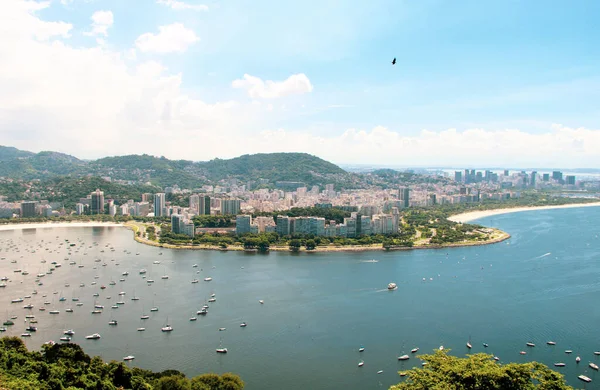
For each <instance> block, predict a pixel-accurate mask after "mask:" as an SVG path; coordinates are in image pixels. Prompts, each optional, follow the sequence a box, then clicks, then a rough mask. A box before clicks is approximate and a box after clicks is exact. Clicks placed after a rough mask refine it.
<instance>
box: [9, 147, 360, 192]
mask: <svg viewBox="0 0 600 390" xmlns="http://www.w3.org/2000/svg"><path fill="white" fill-rule="evenodd" d="M61 176H70V177H87V176H97V177H109V178H111V180H112V181H117V182H119V181H120V182H121V183H122V184H136V185H140V184H151V185H155V186H159V187H166V186H173V185H178V186H179V187H181V188H198V187H200V186H202V185H203V184H219V183H223V181H224V180H229V179H238V180H239V181H241V182H242V183H246V182H248V181H255V182H256V181H257V180H258V179H263V180H264V181H265V182H267V183H270V184H271V185H273V184H274V183H275V182H277V181H297V182H302V183H305V184H306V185H308V186H312V185H321V186H322V185H325V184H328V183H334V184H336V185H338V187H344V186H350V185H351V184H352V185H354V184H355V183H356V177H355V176H356V175H351V174H349V173H348V172H346V171H344V170H343V169H341V168H340V167H338V166H337V165H335V164H332V163H330V162H328V161H325V160H323V159H321V158H318V157H316V156H313V155H310V154H307V153H262V154H247V155H243V156H240V157H236V158H232V159H226V160H224V159H214V160H211V161H204V162H194V161H188V160H169V159H167V158H165V157H154V156H150V155H147V154H143V155H128V156H115V157H105V158H101V159H98V160H94V161H83V160H80V159H78V158H76V157H73V156H70V155H67V154H62V153H57V152H40V153H37V154H36V153H31V152H26V151H21V150H18V149H15V148H10V147H0V177H5V178H11V179H23V180H33V179H40V180H47V179H50V178H56V177H61Z"/></svg>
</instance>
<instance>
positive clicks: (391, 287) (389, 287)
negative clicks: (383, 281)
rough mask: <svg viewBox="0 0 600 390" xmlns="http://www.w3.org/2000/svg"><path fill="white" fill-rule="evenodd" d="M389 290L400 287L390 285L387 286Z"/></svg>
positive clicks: (393, 284)
mask: <svg viewBox="0 0 600 390" xmlns="http://www.w3.org/2000/svg"><path fill="white" fill-rule="evenodd" d="M387 288H388V290H396V289H397V288H398V286H397V285H396V283H393V282H392V283H390V284H388V286H387Z"/></svg>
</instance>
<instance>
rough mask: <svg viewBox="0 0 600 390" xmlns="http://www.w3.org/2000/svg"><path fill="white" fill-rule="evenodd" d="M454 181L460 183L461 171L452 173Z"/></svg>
mask: <svg viewBox="0 0 600 390" xmlns="http://www.w3.org/2000/svg"><path fill="white" fill-rule="evenodd" d="M454 181H457V182H459V183H460V182H462V172H461V171H454Z"/></svg>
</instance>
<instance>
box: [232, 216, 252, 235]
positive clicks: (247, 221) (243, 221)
mask: <svg viewBox="0 0 600 390" xmlns="http://www.w3.org/2000/svg"><path fill="white" fill-rule="evenodd" d="M251 225H252V216H251V215H238V216H237V217H236V218H235V234H246V233H250V232H251V231H252V228H251Z"/></svg>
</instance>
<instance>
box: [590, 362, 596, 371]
mask: <svg viewBox="0 0 600 390" xmlns="http://www.w3.org/2000/svg"><path fill="white" fill-rule="evenodd" d="M590 368H591V369H592V370H596V371H598V365H597V364H595V363H590Z"/></svg>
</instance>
